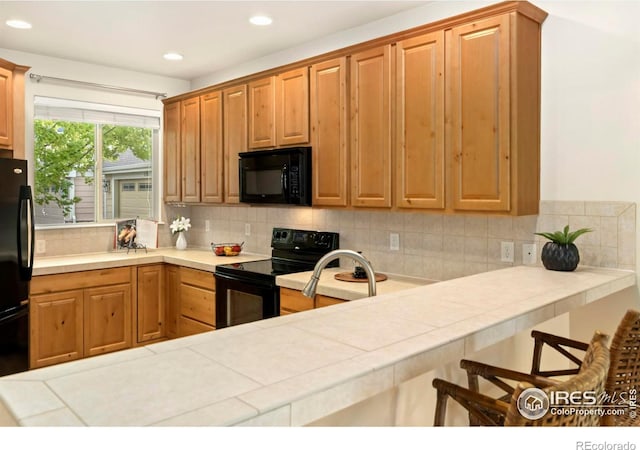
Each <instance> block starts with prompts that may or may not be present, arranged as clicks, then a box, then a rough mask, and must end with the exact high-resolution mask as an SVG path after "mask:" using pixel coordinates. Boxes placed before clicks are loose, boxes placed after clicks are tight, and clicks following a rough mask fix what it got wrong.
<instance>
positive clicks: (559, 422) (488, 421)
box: [433, 332, 609, 426]
mask: <svg viewBox="0 0 640 450" xmlns="http://www.w3.org/2000/svg"><path fill="white" fill-rule="evenodd" d="M607 341H608V336H606V335H604V334H601V333H599V332H596V333H595V334H594V336H593V339H592V340H591V343H590V344H589V345H588V348H587V351H586V353H585V357H584V358H583V360H582V361H581V364H580V368H579V369H578V373H577V374H575V375H573V376H571V377H570V378H568V379H567V380H564V381H560V380H558V379H554V378H547V377H542V376H539V375H532V374H523V373H520V372H516V371H510V370H507V369H500V375H499V376H500V378H504V379H507V380H512V381H515V382H517V385H516V386H515V387H511V386H510V385H508V384H507V383H506V382H504V381H502V380H499V379H498V378H497V376H496V377H491V380H490V381H492V380H493V382H494V384H496V385H497V386H500V387H501V388H503V389H504V390H505V391H507V392H508V395H507V396H506V398H501V399H495V398H492V397H489V396H486V395H483V394H481V393H479V392H477V390H473V389H466V388H463V387H461V386H458V385H456V384H453V383H449V382H448V381H445V380H441V379H435V380H433V386H434V387H435V388H436V389H437V391H438V392H437V401H436V411H435V418H434V425H435V426H442V425H444V421H445V416H446V407H447V400H448V399H449V398H452V399H454V400H455V401H457V402H458V403H459V404H460V405H461V406H463V407H464V408H465V409H467V411H468V412H469V417H470V422H471V423H472V424H476V425H494V426H496V425H504V426H524V425H528V426H595V425H598V424H599V423H600V417H599V416H598V415H595V414H553V413H552V411H551V410H550V409H548V410H546V411H544V409H542V411H543V415H542V416H541V417H530V416H525V415H523V413H521V412H520V411H521V410H522V401H523V400H524V401H531V402H541V401H542V399H543V398H544V397H545V396H546V398H547V399H548V398H549V397H550V396H551V395H552V392H554V391H558V392H577V391H581V392H585V391H593V392H595V394H596V395H597V397H598V399H601V398H602V394H603V393H604V392H605V381H606V379H607V374H608V371H609V348H608V347H607ZM478 367H479V368H482V367H489V366H486V365H482V364H480V365H478ZM532 388H538V389H533V390H532V391H527V389H532ZM527 392H533V394H538V395H540V397H538V396H536V395H530V396H529V397H526V396H525V397H523V399H521V398H520V397H521V395H523V394H526V393H527ZM541 392H543V393H544V394H541ZM519 401H520V402H521V403H520V409H519V408H518V402H519ZM534 406H535V405H534Z"/></svg>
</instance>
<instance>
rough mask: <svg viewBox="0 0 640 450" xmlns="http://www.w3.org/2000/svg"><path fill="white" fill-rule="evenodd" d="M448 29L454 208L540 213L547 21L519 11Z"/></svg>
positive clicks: (449, 139) (449, 125)
mask: <svg viewBox="0 0 640 450" xmlns="http://www.w3.org/2000/svg"><path fill="white" fill-rule="evenodd" d="M447 33H448V34H447V43H448V44H447V51H448V58H449V67H448V69H449V70H448V71H447V82H446V83H447V91H446V96H447V111H448V117H449V118H450V122H449V123H448V129H447V135H446V142H447V146H448V148H447V153H448V154H449V156H450V158H451V168H452V173H451V183H450V185H451V188H452V193H451V194H452V207H453V209H454V210H474V211H496V212H510V213H512V214H517V215H522V214H536V213H537V211H538V202H539V193H538V190H539V188H538V186H539V170H540V165H539V134H540V123H539V114H540V113H539V111H540V24H539V23H538V22H536V21H535V20H532V19H531V18H529V17H527V16H524V15H521V14H519V13H517V12H512V13H509V14H503V15H501V16H496V17H491V18H487V19H483V20H478V21H475V22H472V23H468V24H465V25H462V26H458V27H454V28H453V29H451V30H448V31H447Z"/></svg>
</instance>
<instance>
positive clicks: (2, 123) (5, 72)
mask: <svg viewBox="0 0 640 450" xmlns="http://www.w3.org/2000/svg"><path fill="white" fill-rule="evenodd" d="M12 142H13V72H12V71H11V70H9V69H5V68H4V67H0V147H6V148H11V144H12Z"/></svg>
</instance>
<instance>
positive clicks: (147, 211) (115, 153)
mask: <svg viewBox="0 0 640 450" xmlns="http://www.w3.org/2000/svg"><path fill="white" fill-rule="evenodd" d="M101 129H102V186H103V189H102V191H103V201H102V204H103V217H104V218H105V219H123V218H134V217H140V218H153V191H152V189H151V186H152V183H151V181H152V155H153V145H152V142H153V139H152V130H151V129H149V128H137V127H125V126H115V125H101ZM141 184H144V185H145V186H148V187H149V188H148V189H139V186H140V185H141Z"/></svg>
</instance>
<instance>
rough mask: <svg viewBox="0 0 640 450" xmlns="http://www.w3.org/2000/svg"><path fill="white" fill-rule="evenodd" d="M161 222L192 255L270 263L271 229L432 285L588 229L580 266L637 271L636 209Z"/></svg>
mask: <svg viewBox="0 0 640 450" xmlns="http://www.w3.org/2000/svg"><path fill="white" fill-rule="evenodd" d="M165 214H166V216H165V222H167V223H170V222H171V220H172V218H174V217H176V216H185V217H190V218H191V223H192V225H193V227H192V228H191V230H189V232H188V233H187V239H188V242H189V246H190V247H203V248H208V246H209V244H210V243H211V242H243V241H244V242H245V244H244V249H245V251H248V252H252V253H260V254H265V255H268V254H270V253H271V248H270V245H269V244H270V238H271V230H272V228H273V227H290V228H300V229H312V230H325V231H337V232H339V233H340V244H341V247H342V248H349V249H352V250H357V251H362V252H363V254H364V255H365V257H367V258H368V259H369V260H370V261H371V263H372V264H373V267H374V268H375V270H377V271H380V272H389V273H398V274H404V275H409V276H417V277H425V278H431V279H436V280H446V279H451V278H457V277H460V276H464V275H471V274H474V273H479V272H486V271H488V270H494V269H498V268H502V267H508V266H511V265H519V264H522V245H523V244H534V243H535V244H536V247H537V261H538V264H539V263H540V262H539V261H540V251H541V249H542V245H544V243H545V239H544V238H542V237H539V236H536V235H534V233H535V232H536V231H555V230H558V229H562V228H563V227H564V226H565V225H567V224H569V226H570V227H571V229H575V228H582V227H589V228H593V229H594V232H593V233H587V234H584V235H582V236H581V237H580V238H578V241H576V244H577V245H578V248H579V249H580V256H581V264H585V265H593V266H602V267H618V268H622V269H630V270H635V269H636V205H635V203H624V202H585V201H567V202H563V201H542V202H541V203H540V214H539V215H537V216H522V217H507V216H491V215H463V214H456V215H450V214H438V213H429V212H389V211H380V212H378V211H354V210H338V209H319V208H313V209H312V208H285V207H253V206H252V207H249V206H187V207H174V206H167V207H166V212H165ZM167 218H170V219H167ZM205 221H209V231H206V230H205ZM246 228H249V231H250V235H248V236H247V235H245V230H246ZM391 233H397V234H398V235H399V238H400V248H399V250H390V234H391ZM36 236H37V239H46V241H47V242H46V247H47V248H46V250H47V251H46V253H45V254H44V255H45V256H51V255H62V254H74V253H88V252H100V251H107V250H111V249H112V247H113V226H109V227H90V228H71V229H65V230H61V229H56V230H46V229H45V230H38V231H37V234H36ZM159 240H160V246H161V247H163V246H170V245H173V244H174V241H175V238H173V237H172V236H171V233H170V231H169V229H168V226H167V225H161V226H160V229H159ZM503 241H509V242H513V243H514V250H515V251H514V262H513V263H505V262H502V261H501V258H500V256H501V251H500V249H501V242H503ZM342 265H343V266H344V267H351V266H352V262H351V261H349V260H345V261H342Z"/></svg>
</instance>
